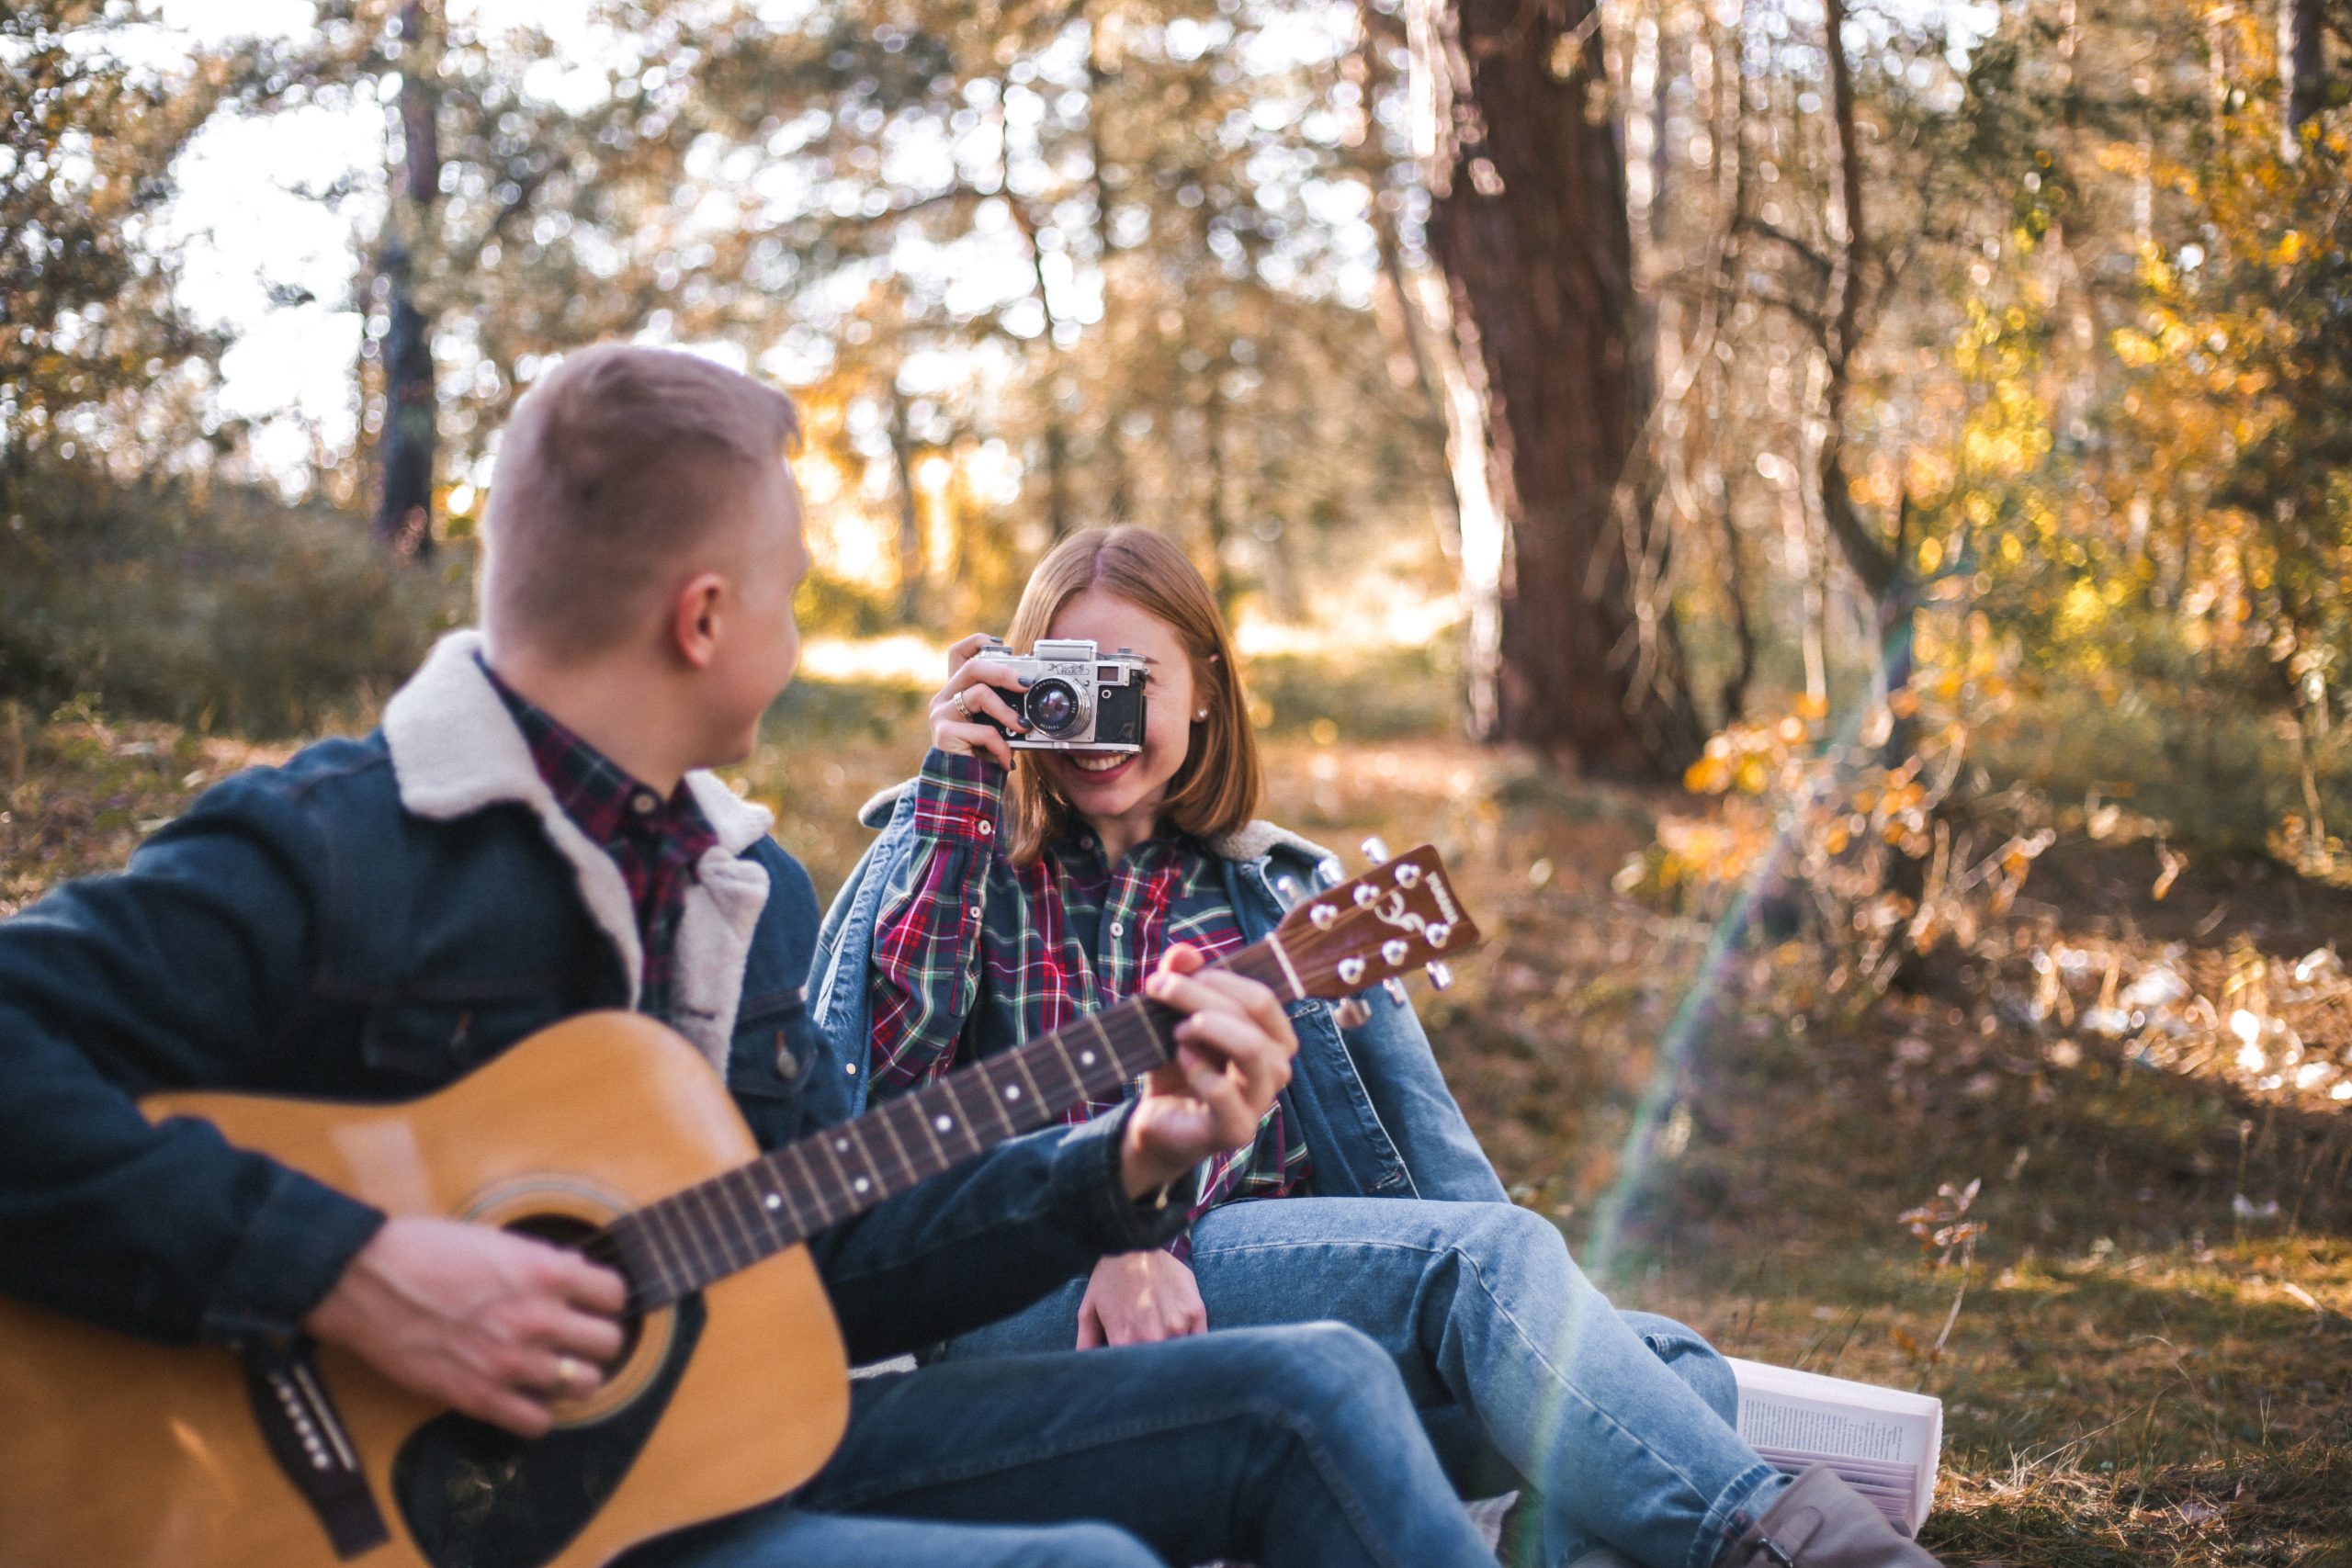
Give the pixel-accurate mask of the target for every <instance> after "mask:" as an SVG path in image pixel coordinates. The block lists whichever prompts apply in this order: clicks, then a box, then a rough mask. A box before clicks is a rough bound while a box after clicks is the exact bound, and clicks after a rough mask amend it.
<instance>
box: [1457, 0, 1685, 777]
mask: <svg viewBox="0 0 2352 1568" xmlns="http://www.w3.org/2000/svg"><path fill="white" fill-rule="evenodd" d="M1412 19H1413V30H1414V37H1415V41H1416V45H1417V47H1416V50H1415V56H1416V59H1415V64H1416V69H1417V71H1418V72H1419V73H1420V75H1421V77H1422V83H1421V87H1420V90H1421V91H1422V92H1423V93H1424V94H1425V95H1427V97H1428V99H1429V100H1430V107H1429V109H1428V111H1427V112H1428V113H1429V115H1430V125H1429V132H1430V147H1429V154H1430V155H1429V162H1428V177H1429V188H1430V214H1429V220H1428V231H1429V246H1430V254H1431V256H1432V257H1433V258H1434V259H1435V260H1436V262H1437V263H1438V265H1439V266H1440V267H1441V268H1442V271H1443V273H1444V276H1445V278H1446V281H1447V283H1448V285H1449V288H1448V291H1447V295H1448V303H1449V305H1450V310H1449V314H1450V317H1451V321H1452V328H1453V330H1452V333H1451V336H1452V339H1453V344H1452V346H1453V358H1454V362H1455V364H1456V366H1457V367H1458V371H1459V374H1460V376H1461V377H1462V378H1463V380H1464V395H1461V396H1449V398H1448V400H1447V404H1448V410H1449V413H1450V415H1451V416H1452V418H1453V422H1454V425H1455V428H1454V430H1453V460H1454V464H1455V468H1456V473H1457V479H1456V489H1457V491H1463V490H1464V489H1467V490H1468V491H1470V493H1472V494H1473V495H1475V496H1476V497H1477V498H1478V499H1477V503H1476V504H1475V505H1473V506H1471V507H1468V508H1465V512H1464V541H1463V549H1464V562H1465V576H1466V579H1467V581H1466V587H1467V589H1468V592H1471V593H1472V594H1474V595H1476V596H1478V597H1479V598H1480V599H1481V600H1490V601H1491V602H1490V603H1481V604H1477V605H1476V606H1475V607H1474V608H1473V610H1472V612H1471V614H1472V617H1473V626H1474V632H1473V649H1472V654H1471V659H1472V664H1471V671H1470V673H1471V680H1472V685H1473V695H1472V699H1471V702H1472V722H1473V725H1474V728H1477V729H1478V730H1480V731H1481V732H1483V733H1484V734H1485V735H1486V736H1487V737H1488V738H1489V739H1500V740H1511V741H1516V742H1520V743H1522V744H1525V745H1529V746H1532V747H1533V748H1535V749H1537V750H1539V751H1542V752H1544V754H1546V755H1548V756H1550V757H1552V758H1554V759H1555V760H1556V761H1561V762H1563V763H1566V764H1568V765H1570V766H1573V767H1577V768H1580V769H1584V770H1589V771H1590V772H1594V773H1613V774H1619V775H1624V776H1634V777H1640V776H1653V777H1654V776H1660V775H1665V776H1672V775H1673V774H1675V773H1679V771H1680V770H1681V768H1682V766H1683V765H1684V764H1685V763H1687V762H1688V761H1690V760H1691V756H1692V755H1693V754H1694V753H1695V751H1696V748H1697V743H1698V730H1697V719H1696V716H1695V714H1694V711H1693V708H1692V705H1691V695H1690V688H1689V683H1688V676H1687V673H1686V671H1685V669H1684V664H1683V658H1682V647H1681V640H1680V635H1679V629H1678V627H1677V626H1676V624H1675V616H1674V609H1673V604H1672V601H1671V598H1670V596H1669V594H1668V592H1667V591H1666V588H1665V579H1666V572H1667V567H1668V558H1667V550H1666V545H1665V538H1664V535H1663V534H1662V533H1660V532H1655V531H1653V529H1652V528H1651V526H1650V524H1651V520H1652V511H1653V502H1654V501H1655V497H1656V491H1657V487H1656V485H1655V483H1654V482H1653V480H1652V475H1653V474H1654V473H1655V470H1656V465H1655V463H1654V461H1653V459H1652V458H1651V457H1650V455H1649V454H1648V452H1647V451H1646V450H1645V447H1646V444H1647V434H1646V425H1647V418H1648V414H1649V412H1650V408H1651V401H1652V399H1651V388H1650V385H1649V374H1650V363H1649V353H1648V345H1647V344H1646V343H1645V341H1644V337H1645V316H1644V313H1643V311H1642V309H1641V306H1640V303H1639V301H1638V299H1636V297H1635V294H1634V276H1633V241H1632V236H1631V234H1630V232H1629V230H1628V226H1627V219H1626V210H1625V168H1624V162H1623V155H1622V153H1621V151H1620V148H1619V144H1618V137H1617V130H1616V118H1615V115H1614V112H1613V109H1612V107H1611V91H1610V84H1609V76H1608V73H1607V70H1606V68H1605V64H1604V61H1603V54H1602V49H1601V42H1600V14H1599V12H1598V11H1597V9H1596V8H1595V6H1593V5H1592V4H1591V0H1573V3H1571V4H1567V5H1564V6H1540V7H1538V6H1523V5H1519V4H1516V3H1509V0H1417V3H1416V8H1415V10H1414V11H1413V12H1412ZM1465 421H1467V422H1472V423H1475V428H1474V429H1468V430H1465V429H1464V428H1463V425H1464V423H1465ZM1469 464H1475V465H1477V467H1478V468H1479V469H1480V470H1481V471H1480V472H1479V473H1477V474H1475V475H1470V476H1466V480H1465V476H1464V475H1463V474H1462V469H1463V468H1464V466H1465V465H1469ZM1480 513H1490V518H1491V521H1489V520H1488V518H1486V517H1481V516H1480V515H1479V514H1480ZM1482 528H1483V529H1484V530H1485V534H1486V536H1483V537H1481V536H1479V535H1480V531H1481V529H1482ZM1496 535H1499V536H1496Z"/></svg>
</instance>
